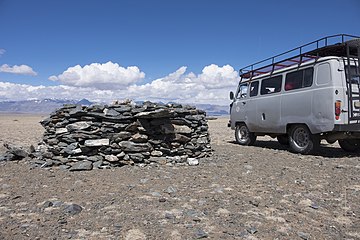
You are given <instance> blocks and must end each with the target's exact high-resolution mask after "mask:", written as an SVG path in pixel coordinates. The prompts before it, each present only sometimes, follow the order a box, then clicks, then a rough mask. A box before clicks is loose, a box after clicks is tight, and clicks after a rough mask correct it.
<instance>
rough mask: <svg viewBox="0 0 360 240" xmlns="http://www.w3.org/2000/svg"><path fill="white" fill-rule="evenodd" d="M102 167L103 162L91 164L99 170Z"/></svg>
mask: <svg viewBox="0 0 360 240" xmlns="http://www.w3.org/2000/svg"><path fill="white" fill-rule="evenodd" d="M102 165H103V161H102V160H100V161H97V162H94V163H93V168H101V166H102Z"/></svg>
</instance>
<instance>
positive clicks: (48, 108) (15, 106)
mask: <svg viewBox="0 0 360 240" xmlns="http://www.w3.org/2000/svg"><path fill="white" fill-rule="evenodd" d="M64 104H80V105H86V106H88V105H91V104H93V102H90V101H89V100H87V99H82V100H80V101H78V100H64V99H43V100H24V101H0V113H34V114H49V113H51V112H53V111H54V110H56V109H58V108H61V107H62V106H63V105H64ZM192 105H195V106H196V107H197V108H198V109H202V110H204V111H206V113H207V115H208V116H222V115H228V114H229V106H220V105H212V104H192Z"/></svg>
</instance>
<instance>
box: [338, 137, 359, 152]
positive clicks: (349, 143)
mask: <svg viewBox="0 0 360 240" xmlns="http://www.w3.org/2000/svg"><path fill="white" fill-rule="evenodd" d="M338 142H339V145H340V147H341V148H342V150H344V151H346V152H358V151H359V150H360V139H340V140H338Z"/></svg>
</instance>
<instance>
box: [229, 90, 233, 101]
mask: <svg viewBox="0 0 360 240" xmlns="http://www.w3.org/2000/svg"><path fill="white" fill-rule="evenodd" d="M230 100H234V93H233V92H232V91H231V92H230Z"/></svg>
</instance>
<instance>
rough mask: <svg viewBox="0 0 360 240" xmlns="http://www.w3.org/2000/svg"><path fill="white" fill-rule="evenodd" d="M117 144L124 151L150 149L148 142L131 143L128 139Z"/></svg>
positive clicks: (145, 150) (144, 150)
mask: <svg viewBox="0 0 360 240" xmlns="http://www.w3.org/2000/svg"><path fill="white" fill-rule="evenodd" d="M119 146H120V147H121V148H122V149H123V151H125V152H148V151H151V150H152V147H151V145H150V144H149V143H133V142H130V141H123V142H120V143H119Z"/></svg>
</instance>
